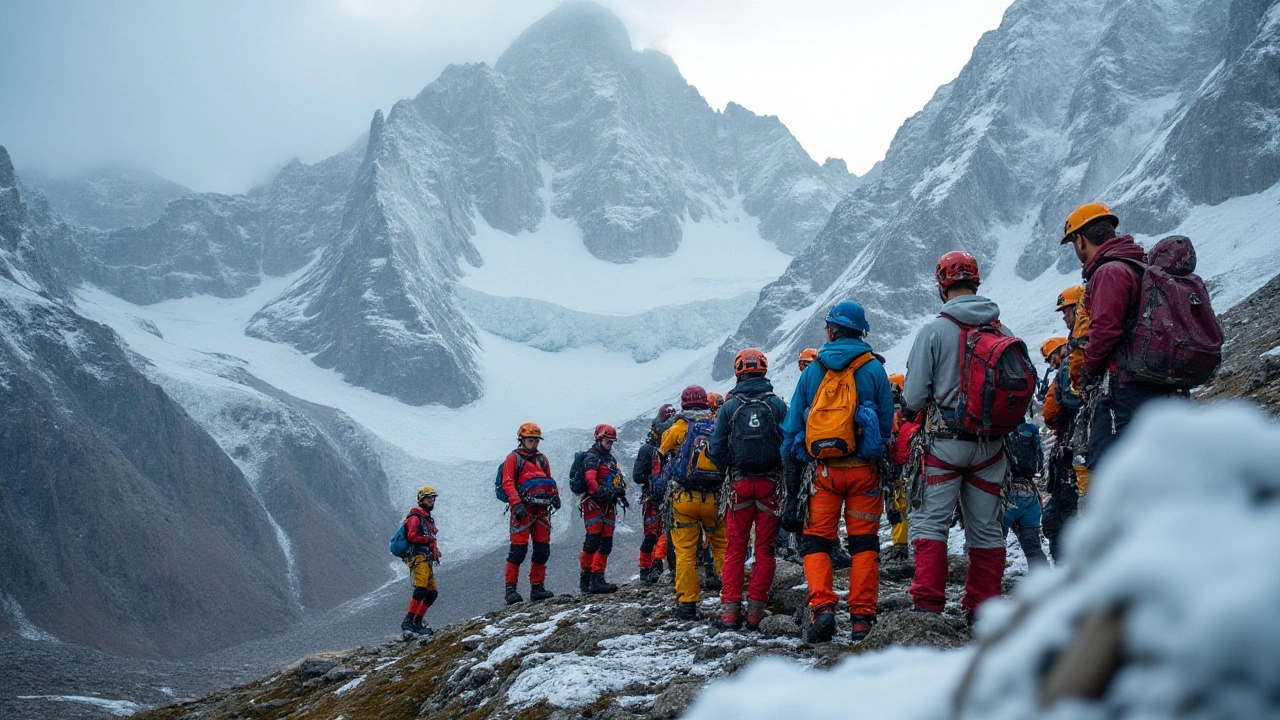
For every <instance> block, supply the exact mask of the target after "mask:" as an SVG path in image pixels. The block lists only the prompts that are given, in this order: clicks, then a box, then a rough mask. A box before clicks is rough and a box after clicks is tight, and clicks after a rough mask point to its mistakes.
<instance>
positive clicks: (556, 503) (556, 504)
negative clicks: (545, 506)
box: [551, 493, 560, 510]
mask: <svg viewBox="0 0 1280 720" xmlns="http://www.w3.org/2000/svg"><path fill="white" fill-rule="evenodd" d="M551 507H553V508H555V509H556V510H559V509H560V495H559V493H557V494H555V495H552V496H551Z"/></svg>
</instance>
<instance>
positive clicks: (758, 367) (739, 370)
mask: <svg viewBox="0 0 1280 720" xmlns="http://www.w3.org/2000/svg"><path fill="white" fill-rule="evenodd" d="M768 371H769V358H767V357H765V355H764V353H763V352H760V351H759V350H757V349H755V348H747V349H746V350H742V351H741V352H739V353H738V355H737V357H735V358H734V359H733V374H734V375H745V374H747V373H760V374H761V375H763V374H765V373H766V372H768Z"/></svg>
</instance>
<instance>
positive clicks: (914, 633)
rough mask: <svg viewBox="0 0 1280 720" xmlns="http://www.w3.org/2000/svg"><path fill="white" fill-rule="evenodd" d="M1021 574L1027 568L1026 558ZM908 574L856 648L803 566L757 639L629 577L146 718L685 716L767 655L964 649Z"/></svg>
mask: <svg viewBox="0 0 1280 720" xmlns="http://www.w3.org/2000/svg"><path fill="white" fill-rule="evenodd" d="M1013 570H1014V572H1015V573H1016V572H1017V571H1018V570H1019V568H1018V567H1016V558H1014V567H1013ZM964 572H965V560H964V558H963V557H958V556H956V557H952V568H951V573H950V583H951V585H952V587H951V594H952V595H953V596H954V597H956V598H958V597H959V595H960V593H961V592H962V587H963V582H964ZM911 573H912V566H911V564H910V563H909V562H908V561H886V562H885V563H883V564H882V567H881V580H882V583H881V596H880V622H879V624H878V625H877V626H876V628H875V630H874V631H873V632H872V634H871V635H870V636H869V637H868V638H867V639H866V640H865V641H864V642H862V643H860V644H856V645H851V644H850V642H849V629H848V619H847V616H842V617H841V625H840V631H839V633H838V634H837V636H836V639H835V641H833V642H831V643H823V644H819V645H809V644H807V643H805V642H804V641H803V639H802V637H801V628H802V626H803V623H804V622H805V618H804V599H805V589H804V576H803V573H802V571H801V568H800V567H799V566H798V565H796V564H793V563H789V562H780V563H779V566H778V572H777V575H776V577H775V581H774V585H773V592H772V593H771V596H772V599H773V600H772V602H771V604H770V607H769V609H770V611H771V613H772V614H771V616H770V617H769V618H767V619H766V620H765V621H764V622H763V623H762V624H761V629H760V632H759V633H746V632H719V631H716V630H715V629H713V628H712V627H711V626H710V625H709V624H708V622H707V621H706V620H705V619H704V620H700V621H697V622H692V621H690V622H682V621H678V620H675V619H673V618H672V617H671V610H672V607H673V597H672V588H671V586H670V584H669V582H662V583H659V584H657V585H652V586H646V585H639V584H628V585H624V586H623V587H622V589H621V590H619V592H618V593H616V594H614V595H604V596H599V595H597V596H582V595H579V594H577V593H573V594H566V595H560V596H558V597H556V598H553V599H552V600H548V601H545V602H542V603H536V604H527V603H526V604H520V605H516V606H512V607H509V608H504V609H502V610H498V611H495V612H491V613H489V614H487V615H484V616H481V617H476V618H472V619H470V620H464V621H460V622H455V623H452V624H450V625H447V626H444V627H441V628H439V630H438V632H437V634H436V635H435V636H434V637H431V638H425V639H423V640H421V641H411V642H404V641H401V640H388V641H386V642H381V643H374V644H368V645H364V646H362V647H359V648H356V649H354V650H349V651H345V652H336V653H324V654H320V655H314V656H312V657H309V658H306V659H304V660H302V661H300V662H296V663H293V664H291V665H289V666H287V667H285V668H283V669H282V670H280V671H278V672H276V673H274V674H272V675H270V676H268V677H265V678H262V679H259V680H256V681H254V682H250V683H248V684H246V685H242V686H239V687H236V688H233V689H229V690H225V691H221V692H217V693H214V694H212V695H209V696H207V697H205V698H202V699H200V700H195V701H186V702H178V703H176V704H172V705H168V706H164V707H160V708H157V709H155V710H152V711H150V712H148V713H146V714H143V715H140V716H138V717H143V718H148V719H149V720H170V719H172V720H178V719H182V720H187V719H191V720H194V719H196V718H201V719H210V720H212V719H217V718H262V719H263V720H276V719H277V718H290V719H292V718H325V719H326V720H332V719H333V718H337V717H344V718H351V719H354V718H374V717H376V718H414V717H437V718H445V717H447V718H520V719H522V720H523V719H526V718H566V719H567V718H570V717H590V718H614V719H618V720H622V719H629V718H674V717H677V716H679V715H680V713H681V712H683V710H684V709H685V708H686V707H688V705H689V704H690V703H691V702H692V700H693V698H694V696H695V695H696V694H697V692H698V691H699V689H701V688H702V687H703V686H704V685H705V684H706V683H707V682H709V681H711V680H713V679H715V678H718V677H723V676H726V675H730V674H733V673H735V672H737V671H738V670H740V669H742V668H743V667H745V666H746V665H747V664H748V663H750V662H751V661H753V660H756V659H758V658H761V657H766V656H778V657H782V658H787V659H791V660H793V661H796V662H799V663H801V664H803V665H806V666H809V667H815V668H825V667H830V666H833V665H835V664H836V663H838V662H839V661H840V660H841V659H842V658H843V657H845V656H846V655H848V654H850V653H860V652H865V651H868V650H875V649H879V648H883V647H887V646H889V645H928V646H933V647H943V648H949V647H958V646H961V645H964V644H966V643H967V642H968V641H969V638H970V634H969V628H968V626H967V625H966V622H965V620H964V618H963V616H962V614H961V613H960V611H959V608H958V607H956V606H953V607H949V608H948V610H947V612H946V613H945V614H943V615H936V616H935V615H927V614H919V613H913V612H911V611H910V610H909V607H910V602H909V599H908V596H907V594H906V590H907V587H908V586H909V584H910V578H911ZM1013 574H1014V573H1011V574H1010V576H1011V577H1013ZM668 577H669V576H668ZM845 584H847V571H844V572H839V573H837V582H836V585H837V588H839V587H840V586H841V585H845ZM717 602H718V601H717V600H716V599H715V598H714V597H712V596H710V594H707V596H706V597H704V599H703V601H702V606H701V607H702V611H703V613H704V614H705V615H708V616H710V615H711V614H712V613H713V612H714V610H715V608H716V606H717Z"/></svg>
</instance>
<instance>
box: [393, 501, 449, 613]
mask: <svg viewBox="0 0 1280 720" xmlns="http://www.w3.org/2000/svg"><path fill="white" fill-rule="evenodd" d="M435 507H436V490H435V488H433V487H431V486H430V485H427V486H425V487H423V488H421V489H419V490H418V504H417V505H416V506H414V508H413V509H412V510H410V511H409V515H408V517H406V518H405V520H404V529H405V539H407V540H408V541H409V543H410V545H411V546H412V548H413V549H412V550H410V551H409V556H408V557H406V558H405V559H404V563H405V565H408V566H409V575H410V577H412V578H413V595H412V596H411V597H410V599H409V610H408V612H406V613H405V615H404V622H401V623H400V630H401V632H404V633H412V634H414V635H433V634H435V631H434V630H432V629H431V627H430V626H428V625H427V624H426V622H425V621H424V620H423V616H424V615H426V614H427V610H429V609H431V606H432V605H433V604H434V603H435V601H436V598H437V597H439V595H440V593H439V592H438V591H437V590H436V573H435V569H434V566H435V565H436V563H439V562H440V560H441V555H440V546H439V545H437V544H436V521H435V519H433V518H432V517H431V511H432V510H435Z"/></svg>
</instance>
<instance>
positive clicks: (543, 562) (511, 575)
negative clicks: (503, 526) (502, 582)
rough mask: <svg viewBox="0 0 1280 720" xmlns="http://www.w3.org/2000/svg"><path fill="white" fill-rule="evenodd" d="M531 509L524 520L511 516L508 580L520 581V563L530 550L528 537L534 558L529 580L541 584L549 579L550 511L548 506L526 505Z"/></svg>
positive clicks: (531, 562)
mask: <svg viewBox="0 0 1280 720" xmlns="http://www.w3.org/2000/svg"><path fill="white" fill-rule="evenodd" d="M525 510H527V511H528V512H529V515H528V517H526V518H525V519H524V522H523V523H521V522H518V521H516V516H515V514H514V513H513V514H512V515H511V547H510V548H509V549H508V550H507V575H506V581H507V582H509V583H514V582H518V581H519V580H520V563H522V562H524V556H525V553H527V552H528V551H529V538H530V537H532V538H533V558H532V560H531V561H530V563H529V582H530V583H541V582H546V579H547V559H548V558H549V557H551V512H550V510H549V509H548V507H547V506H546V505H525Z"/></svg>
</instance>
